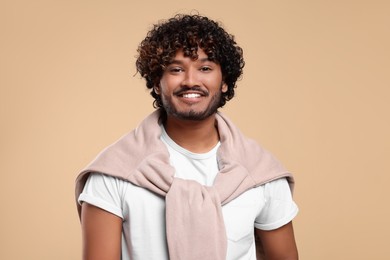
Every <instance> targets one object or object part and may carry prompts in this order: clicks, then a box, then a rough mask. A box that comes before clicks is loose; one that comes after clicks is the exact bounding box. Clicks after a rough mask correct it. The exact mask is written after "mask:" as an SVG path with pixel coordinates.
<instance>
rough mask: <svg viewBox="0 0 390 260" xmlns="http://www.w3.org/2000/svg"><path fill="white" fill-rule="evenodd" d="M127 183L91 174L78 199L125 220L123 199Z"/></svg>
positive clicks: (98, 174)
mask: <svg viewBox="0 0 390 260" xmlns="http://www.w3.org/2000/svg"><path fill="white" fill-rule="evenodd" d="M125 185H126V183H125V182H124V181H123V180H120V179H117V178H114V177H112V176H107V175H104V174H100V173H91V174H90V176H89V177H88V180H87V182H86V183H85V186H84V189H83V192H82V193H81V194H80V196H79V198H78V202H79V203H80V204H82V203H83V202H87V203H89V204H91V205H94V206H96V207H98V208H101V209H103V210H105V211H108V212H110V213H112V214H114V215H116V216H118V217H120V218H122V219H123V213H122V201H123V200H122V198H123V192H124V189H125Z"/></svg>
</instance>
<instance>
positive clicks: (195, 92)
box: [174, 87, 209, 98]
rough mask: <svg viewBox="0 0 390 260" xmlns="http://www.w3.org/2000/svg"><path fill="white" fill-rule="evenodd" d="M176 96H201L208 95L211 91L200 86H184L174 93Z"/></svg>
mask: <svg viewBox="0 0 390 260" xmlns="http://www.w3.org/2000/svg"><path fill="white" fill-rule="evenodd" d="M174 94H175V95H176V96H179V97H184V98H200V97H202V96H205V97H207V96H208V95H209V93H208V92H207V91H205V90H203V89H201V88H199V87H193V88H183V89H180V90H179V91H177V92H176V93H174Z"/></svg>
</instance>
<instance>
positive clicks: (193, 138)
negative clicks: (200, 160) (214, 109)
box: [164, 114, 219, 153]
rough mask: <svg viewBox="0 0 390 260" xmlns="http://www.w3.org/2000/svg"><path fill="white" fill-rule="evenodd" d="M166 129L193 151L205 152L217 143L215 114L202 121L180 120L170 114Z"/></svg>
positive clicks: (174, 138)
mask: <svg viewBox="0 0 390 260" xmlns="http://www.w3.org/2000/svg"><path fill="white" fill-rule="evenodd" d="M164 126H165V131H166V132H167V134H168V135H169V137H170V138H171V139H172V140H173V141H175V143H177V144H178V145H180V146H181V147H183V148H185V149H187V150H189V151H191V152H193V153H205V152H208V151H210V150H211V149H212V148H214V147H215V145H217V143H218V141H219V135H218V130H217V128H216V126H215V114H213V115H211V116H209V117H208V118H206V119H204V120H201V121H192V120H180V119H177V118H174V117H171V116H169V115H168V117H167V120H166V122H165V125H164Z"/></svg>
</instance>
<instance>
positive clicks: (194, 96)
mask: <svg viewBox="0 0 390 260" xmlns="http://www.w3.org/2000/svg"><path fill="white" fill-rule="evenodd" d="M183 97H184V98H200V97H201V95H200V94H197V93H188V94H183Z"/></svg>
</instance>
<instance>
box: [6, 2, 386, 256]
mask: <svg viewBox="0 0 390 260" xmlns="http://www.w3.org/2000/svg"><path fill="white" fill-rule="evenodd" d="M195 10H197V11H198V12H199V13H200V14H203V15H207V16H209V17H210V18H212V19H215V20H217V21H220V22H221V23H222V24H223V26H224V27H225V28H226V29H227V30H228V31H229V32H230V33H232V34H234V35H235V36H236V40H237V42H238V43H239V44H240V45H241V46H242V47H243V49H244V55H245V59H246V67H245V70H244V75H243V78H242V80H240V81H239V82H238V88H237V91H236V93H237V94H236V97H235V98H234V99H233V100H232V101H231V102H228V103H227V105H226V106H225V108H223V109H222V110H221V111H222V112H224V113H225V114H227V115H228V116H230V117H231V118H232V119H233V120H234V122H235V123H236V124H237V125H238V126H239V127H240V128H241V130H242V131H243V132H244V133H246V134H247V135H248V136H250V137H252V138H255V139H256V140H257V141H258V142H259V143H261V144H262V145H263V146H264V147H266V148H267V149H268V150H271V151H272V152H273V153H274V154H275V155H276V156H277V157H278V158H279V159H280V160H281V161H282V162H283V164H284V165H285V166H286V167H287V168H288V169H289V170H290V171H291V172H293V173H294V174H295V177H296V182H297V184H296V189H295V194H294V197H295V200H296V201H297V203H298V205H299V207H300V213H299V215H298V217H297V218H296V219H295V220H294V225H295V230H296V239H297V243H298V247H299V252H300V257H301V259H303V260H329V259H341V260H345V259H351V260H352V259H353V260H359V259H362V260H363V259H365V260H366V259H375V260H385V259H390V247H389V233H390V225H389V219H390V208H389V206H390V203H389V199H390V192H389V187H388V185H389V181H390V177H389V174H390V166H389V159H390V158H389V155H390V137H389V133H390V117H389V112H390V47H389V46H390V15H389V14H390V2H389V1H386V0H384V1H378V0H366V1H362V0H355V1H353V0H350V1H348V0H337V1H336V0H335V1H332V0H330V1H329V0H328V1H325V0H323V1H321V0H318V1H309V0H306V1H305V0H297V1H290V0H280V1H249V0H247V1H245V0H242V1H226V0H224V1H222V0H214V1H210V0H199V1H194V2H192V1H169V0H167V1H130V0H127V1H125V0H122V1H119V0H111V1H108V0H107V1H103V0H94V1H92V0H64V1H56V0H51V1H49V0H35V1H28V0H8V1H7V0H1V1H0V32H1V34H0V37H1V40H0V126H1V127H0V174H1V175H0V176H1V181H0V210H1V214H0V259H7V260H8V259H15V260H25V259H29V260H31V259H32V260H35V259H36V260H52V259H56V260H69V259H81V232H80V223H79V220H78V216H77V213H76V205H75V200H74V180H75V177H76V175H77V173H78V171H79V170H81V169H82V168H83V167H84V166H85V165H86V164H87V163H88V162H89V161H90V160H92V159H93V158H94V157H95V155H96V154H97V153H98V152H99V151H100V150H101V149H102V148H104V147H105V146H107V145H108V144H110V143H112V142H113V141H115V140H116V139H118V138H119V137H120V136H122V135H123V134H124V133H126V132H128V131H130V130H131V129H133V128H134V127H136V126H137V124H138V123H139V122H140V120H142V119H143V118H144V117H145V116H146V115H148V114H149V113H150V112H152V111H153V108H152V98H151V97H150V96H149V93H148V92H147V91H146V87H145V83H144V81H143V80H142V79H141V78H140V76H139V75H138V74H136V73H135V72H136V71H135V65H134V62H135V56H136V49H137V46H138V44H139V42H140V41H141V40H142V39H143V38H144V37H145V35H146V32H147V31H148V30H149V29H150V28H151V27H152V25H153V24H154V23H156V22H158V21H159V20H162V19H167V18H169V17H171V16H172V15H174V14H176V13H191V12H192V13H194V12H195ZM151 250H153V249H151Z"/></svg>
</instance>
